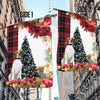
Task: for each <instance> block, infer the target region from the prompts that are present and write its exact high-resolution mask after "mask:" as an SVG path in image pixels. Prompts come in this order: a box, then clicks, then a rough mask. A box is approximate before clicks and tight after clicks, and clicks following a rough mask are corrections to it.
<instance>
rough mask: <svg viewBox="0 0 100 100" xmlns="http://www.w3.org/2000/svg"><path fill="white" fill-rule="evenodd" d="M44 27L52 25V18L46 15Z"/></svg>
mask: <svg viewBox="0 0 100 100" xmlns="http://www.w3.org/2000/svg"><path fill="white" fill-rule="evenodd" d="M43 25H44V27H45V26H49V25H51V18H49V17H45V18H44V22H43Z"/></svg>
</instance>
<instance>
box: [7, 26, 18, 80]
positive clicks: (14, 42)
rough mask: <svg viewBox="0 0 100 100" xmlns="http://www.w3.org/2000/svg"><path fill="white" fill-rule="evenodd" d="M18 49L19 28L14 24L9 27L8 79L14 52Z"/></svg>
mask: <svg viewBox="0 0 100 100" xmlns="http://www.w3.org/2000/svg"><path fill="white" fill-rule="evenodd" d="M17 50H18V28H15V27H14V25H12V26H9V27H8V28H7V67H6V80H8V75H9V73H10V70H11V67H12V63H13V60H14V58H13V53H14V52H16V51H17Z"/></svg>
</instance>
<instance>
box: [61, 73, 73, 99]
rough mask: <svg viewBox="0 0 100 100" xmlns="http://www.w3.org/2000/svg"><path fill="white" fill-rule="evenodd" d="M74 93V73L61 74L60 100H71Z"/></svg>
mask: <svg viewBox="0 0 100 100" xmlns="http://www.w3.org/2000/svg"><path fill="white" fill-rule="evenodd" d="M73 93H74V86H73V72H59V100H70V99H69V95H70V94H73Z"/></svg>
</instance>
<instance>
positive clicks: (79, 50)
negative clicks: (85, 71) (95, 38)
mask: <svg viewBox="0 0 100 100" xmlns="http://www.w3.org/2000/svg"><path fill="white" fill-rule="evenodd" d="M73 39H74V43H73V48H74V50H75V53H74V62H87V59H86V53H85V50H84V46H83V43H82V39H81V35H80V32H79V29H78V27H77V28H76V31H75V33H74V36H73Z"/></svg>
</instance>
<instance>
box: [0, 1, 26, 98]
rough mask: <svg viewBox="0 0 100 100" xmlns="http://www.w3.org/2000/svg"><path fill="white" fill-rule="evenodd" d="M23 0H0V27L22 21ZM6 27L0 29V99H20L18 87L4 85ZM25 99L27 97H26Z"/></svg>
mask: <svg viewBox="0 0 100 100" xmlns="http://www.w3.org/2000/svg"><path fill="white" fill-rule="evenodd" d="M23 10H25V9H24V2H23V0H0V28H3V27H7V26H9V25H13V24H17V23H21V22H22V20H23V19H22V18H20V11H23ZM6 58H7V29H2V30H0V100H20V94H19V93H20V92H19V91H20V89H17V88H16V89H15V88H12V87H6V76H5V75H6V70H5V67H6V63H7V61H6ZM26 100H27V99H26Z"/></svg>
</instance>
